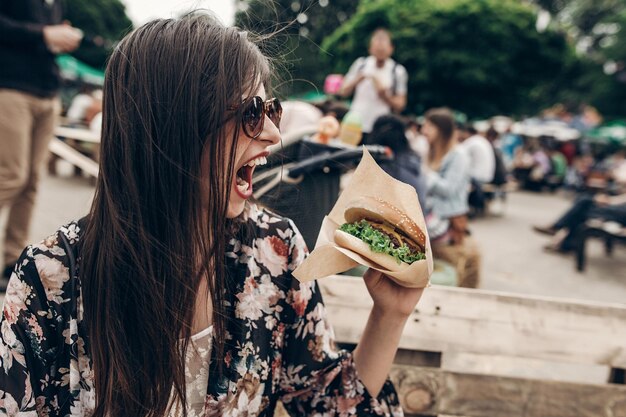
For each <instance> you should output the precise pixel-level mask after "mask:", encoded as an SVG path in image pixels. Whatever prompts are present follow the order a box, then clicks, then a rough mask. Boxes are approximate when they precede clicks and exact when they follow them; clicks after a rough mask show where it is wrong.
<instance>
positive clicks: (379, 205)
mask: <svg viewBox="0 0 626 417" xmlns="http://www.w3.org/2000/svg"><path fill="white" fill-rule="evenodd" d="M344 217H345V220H346V223H344V224H342V225H341V226H340V227H339V228H338V229H337V230H336V231H335V234H334V238H335V243H336V244H337V245H338V246H340V247H343V248H345V249H350V250H351V251H353V252H356V253H358V254H359V255H361V256H363V257H364V258H367V259H368V260H370V261H371V262H374V263H376V264H378V265H380V266H381V267H383V268H385V269H387V270H388V271H392V272H397V271H400V270H402V269H404V268H406V267H408V266H409V265H411V264H412V263H414V262H417V261H420V260H423V259H426V235H425V234H424V232H423V231H422V229H420V227H419V226H418V225H417V224H416V223H415V222H414V221H413V220H411V219H410V218H409V217H408V216H407V215H406V214H405V213H404V212H403V211H402V210H400V209H398V208H397V207H395V206H393V205H391V204H390V203H388V202H387V201H385V200H382V199H379V198H375V197H361V198H359V199H357V200H354V201H352V202H351V203H350V204H349V205H348V207H347V209H346V211H345V213H344Z"/></svg>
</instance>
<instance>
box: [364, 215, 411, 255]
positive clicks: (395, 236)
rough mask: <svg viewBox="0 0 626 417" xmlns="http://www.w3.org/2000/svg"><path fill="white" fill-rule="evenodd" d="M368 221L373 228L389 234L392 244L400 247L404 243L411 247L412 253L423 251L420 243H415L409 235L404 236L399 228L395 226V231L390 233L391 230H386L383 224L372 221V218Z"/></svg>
mask: <svg viewBox="0 0 626 417" xmlns="http://www.w3.org/2000/svg"><path fill="white" fill-rule="evenodd" d="M367 221H368V222H369V224H370V225H371V226H372V228H374V229H376V230H378V231H379V232H381V233H383V234H384V235H385V236H388V237H389V240H390V241H391V244H392V245H394V246H395V247H397V248H399V247H400V246H402V245H403V244H404V245H406V246H408V247H409V250H410V251H411V253H415V252H421V250H420V247H419V245H417V244H415V243H414V242H413V241H412V240H411V239H409V238H408V237H406V236H403V234H402V233H401V232H400V231H399V230H398V229H395V228H394V232H395V233H389V231H388V230H386V228H385V227H384V226H383V225H382V224H380V223H377V222H374V221H371V220H367ZM388 227H389V226H388Z"/></svg>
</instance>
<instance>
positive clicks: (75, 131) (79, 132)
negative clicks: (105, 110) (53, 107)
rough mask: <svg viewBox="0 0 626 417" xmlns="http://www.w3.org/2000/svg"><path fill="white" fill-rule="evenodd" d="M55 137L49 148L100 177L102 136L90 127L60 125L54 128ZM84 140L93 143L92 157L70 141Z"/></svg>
mask: <svg viewBox="0 0 626 417" xmlns="http://www.w3.org/2000/svg"><path fill="white" fill-rule="evenodd" d="M54 136H55V137H54V138H52V140H51V141H50V145H49V146H48V149H49V150H50V152H52V153H53V154H54V155H56V156H58V157H59V158H61V159H63V160H65V161H67V162H69V163H70V164H72V165H74V166H75V167H77V168H80V169H81V170H83V171H84V172H86V173H87V174H88V175H90V176H92V177H93V178H97V177H98V171H99V167H98V160H99V149H100V148H99V145H100V136H99V135H98V134H96V133H94V132H92V131H90V130H88V129H80V128H71V127H62V126H59V127H57V128H55V130H54ZM59 138H64V139H66V140H69V141H70V142H69V143H67V142H64V141H62V140H60V139H59ZM72 141H74V142H83V143H87V144H93V145H94V149H93V152H92V155H91V157H89V156H86V155H84V154H83V153H82V152H80V151H79V150H77V149H76V146H71V145H70V143H71V142H72Z"/></svg>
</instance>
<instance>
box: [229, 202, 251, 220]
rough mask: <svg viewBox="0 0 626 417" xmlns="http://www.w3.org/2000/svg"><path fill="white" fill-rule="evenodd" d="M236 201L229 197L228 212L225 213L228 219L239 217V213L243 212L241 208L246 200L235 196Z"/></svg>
mask: <svg viewBox="0 0 626 417" xmlns="http://www.w3.org/2000/svg"><path fill="white" fill-rule="evenodd" d="M236 200H237V201H233V199H232V198H231V199H230V201H229V202H228V212H227V213H226V217H228V218H229V219H234V218H235V217H239V215H241V213H243V209H244V208H245V205H246V201H245V200H243V199H240V198H238V197H237V198H236Z"/></svg>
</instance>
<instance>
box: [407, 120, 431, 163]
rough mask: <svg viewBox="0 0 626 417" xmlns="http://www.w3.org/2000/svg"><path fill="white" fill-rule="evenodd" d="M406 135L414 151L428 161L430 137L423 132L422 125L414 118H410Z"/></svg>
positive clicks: (423, 160)
mask: <svg viewBox="0 0 626 417" xmlns="http://www.w3.org/2000/svg"><path fill="white" fill-rule="evenodd" d="M406 137H407V139H408V141H409V146H411V149H413V152H415V153H416V154H418V155H419V157H420V159H421V160H422V162H426V161H428V152H429V149H430V145H429V144H428V139H426V136H424V135H423V134H422V126H420V124H419V123H418V122H417V121H416V120H415V119H413V118H410V119H409V121H408V123H407V128H406Z"/></svg>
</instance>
